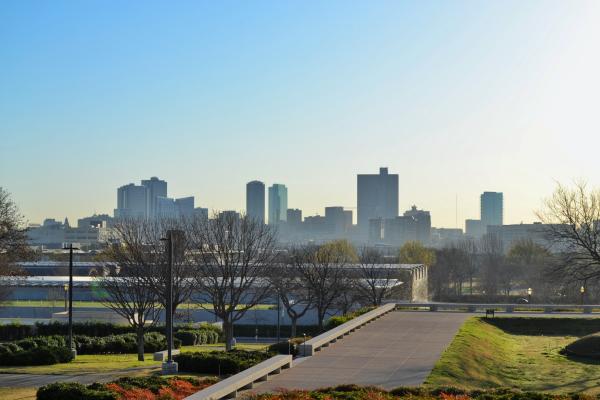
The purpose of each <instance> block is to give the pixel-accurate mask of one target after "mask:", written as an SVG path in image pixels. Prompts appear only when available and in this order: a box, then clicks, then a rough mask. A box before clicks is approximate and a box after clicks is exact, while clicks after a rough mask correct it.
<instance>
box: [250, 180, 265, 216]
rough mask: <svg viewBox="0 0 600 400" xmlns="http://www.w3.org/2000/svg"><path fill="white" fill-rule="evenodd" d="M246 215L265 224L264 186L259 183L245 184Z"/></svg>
mask: <svg viewBox="0 0 600 400" xmlns="http://www.w3.org/2000/svg"><path fill="white" fill-rule="evenodd" d="M246 215H248V217H251V218H254V219H257V220H258V221H260V222H262V223H263V224H264V223H265V184H264V183H262V182H260V181H252V182H248V183H247V184H246Z"/></svg>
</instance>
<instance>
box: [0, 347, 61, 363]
mask: <svg viewBox="0 0 600 400" xmlns="http://www.w3.org/2000/svg"><path fill="white" fill-rule="evenodd" d="M11 345H12V346H11ZM0 349H1V350H0V365H5V366H14V365H52V364H58V363H66V362H69V361H71V360H73V355H72V354H71V350H69V349H67V348H66V347H47V346H37V345H36V346H35V347H32V348H30V349H28V350H25V349H23V348H22V347H19V346H17V345H15V344H14V343H9V344H8V345H0Z"/></svg>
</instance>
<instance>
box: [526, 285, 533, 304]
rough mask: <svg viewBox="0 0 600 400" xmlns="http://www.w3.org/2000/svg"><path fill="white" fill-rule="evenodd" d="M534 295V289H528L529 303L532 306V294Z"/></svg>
mask: <svg viewBox="0 0 600 400" xmlns="http://www.w3.org/2000/svg"><path fill="white" fill-rule="evenodd" d="M532 293H533V289H532V288H528V289H527V303H528V304H531V294H532Z"/></svg>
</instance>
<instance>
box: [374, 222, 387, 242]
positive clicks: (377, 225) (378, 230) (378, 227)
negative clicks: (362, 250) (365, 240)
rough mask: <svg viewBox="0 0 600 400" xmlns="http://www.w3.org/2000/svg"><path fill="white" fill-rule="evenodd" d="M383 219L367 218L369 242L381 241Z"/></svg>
mask: <svg viewBox="0 0 600 400" xmlns="http://www.w3.org/2000/svg"><path fill="white" fill-rule="evenodd" d="M385 221H386V220H384V219H383V218H372V219H370V220H369V242H371V243H381V242H383V239H384V238H385ZM388 221H389V220H388Z"/></svg>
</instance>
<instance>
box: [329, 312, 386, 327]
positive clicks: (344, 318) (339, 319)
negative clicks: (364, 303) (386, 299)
mask: <svg viewBox="0 0 600 400" xmlns="http://www.w3.org/2000/svg"><path fill="white" fill-rule="evenodd" d="M374 309H375V307H363V308H360V309H358V310H356V311H354V312H351V313H348V314H344V315H338V316H335V317H331V318H329V320H328V321H327V324H326V325H325V329H326V330H330V329H333V328H335V327H338V326H340V325H342V324H345V323H346V322H348V321H350V320H352V319H354V318H356V317H358V316H360V315H363V314H366V313H368V312H369V311H371V310H374Z"/></svg>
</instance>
